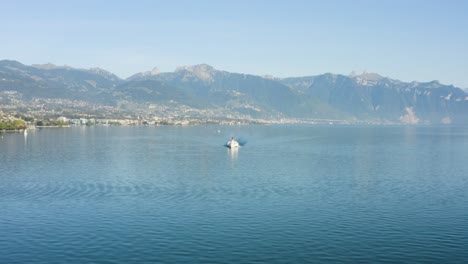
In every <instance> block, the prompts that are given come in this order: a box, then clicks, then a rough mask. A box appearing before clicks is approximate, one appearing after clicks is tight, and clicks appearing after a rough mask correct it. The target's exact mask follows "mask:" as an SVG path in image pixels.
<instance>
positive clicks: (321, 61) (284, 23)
mask: <svg viewBox="0 0 468 264" xmlns="http://www.w3.org/2000/svg"><path fill="white" fill-rule="evenodd" d="M467 14H468V1H461V0H460V1H456V0H453V1H422V0H421V1H418V0H408V1H393V0H392V1H386V0H380V1H373V0H368V1H359V0H352V1H346V0H342V1H325V0H323V1H291V0H289V1H253V0H251V1H238V0H236V1H200V0H198V1H197V0H193V1H103V0H101V1H99V0H80V1H63V0H60V1H59V0H58V1H48V0H41V1H21V0H15V1H10V0H0V23H1V27H0V36H1V38H0V59H15V60H18V61H20V62H22V63H25V64H33V63H46V62H51V63H54V64H58V65H64V64H67V65H70V66H74V67H80V68H89V67H101V68H104V69H107V70H109V71H111V72H114V73H116V74H117V75H119V76H121V77H128V76H129V75H131V74H133V73H135V72H140V71H146V70H150V69H151V68H153V67H154V66H157V67H158V68H159V69H160V70H161V71H173V70H174V68H175V67H177V66H180V65H193V64H199V63H208V64H210V65H212V66H214V67H215V68H218V69H223V70H227V71H233V72H243V73H251V74H259V75H264V74H271V75H274V76H278V77H286V76H305V75H316V74H321V73H325V72H333V73H341V74H348V73H350V72H351V71H353V70H354V71H359V72H360V71H363V70H368V71H373V72H378V73H380V74H382V75H385V76H389V77H392V78H396V79H401V80H404V81H411V80H419V81H429V80H439V81H441V82H442V83H445V84H454V85H456V86H459V87H462V88H468V15H467Z"/></svg>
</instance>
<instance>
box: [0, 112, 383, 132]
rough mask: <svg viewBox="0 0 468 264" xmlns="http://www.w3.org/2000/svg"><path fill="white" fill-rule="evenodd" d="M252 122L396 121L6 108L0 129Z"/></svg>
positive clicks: (338, 122)
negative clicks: (74, 113) (71, 113)
mask: <svg viewBox="0 0 468 264" xmlns="http://www.w3.org/2000/svg"><path fill="white" fill-rule="evenodd" d="M206 124H216V125H252V124H263V125H268V124H340V125H351V124H392V123H389V122H388V123H382V122H380V123H377V122H365V121H357V120H353V121H349V120H334V119H297V118H281V119H253V118H249V117H238V116H227V117H225V118H220V117H191V116H186V115H182V116H179V115H173V116H169V117H167V116H166V117H156V116H153V117H151V118H148V117H142V116H123V117H121V118H102V117H101V118H99V117H95V116H92V115H83V117H67V116H59V117H52V116H33V115H31V114H23V113H20V112H3V111H1V110H0V132H8V131H23V130H25V129H36V128H45V127H56V128H66V127H72V126H138V125H154V126H160V125H173V126H190V125H206Z"/></svg>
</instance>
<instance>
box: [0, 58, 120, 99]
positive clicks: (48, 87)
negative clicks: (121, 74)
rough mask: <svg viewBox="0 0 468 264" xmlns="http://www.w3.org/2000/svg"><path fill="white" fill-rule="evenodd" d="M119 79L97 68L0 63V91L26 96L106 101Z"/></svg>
mask: <svg viewBox="0 0 468 264" xmlns="http://www.w3.org/2000/svg"><path fill="white" fill-rule="evenodd" d="M122 82H123V80H121V79H120V78H118V77H117V76H115V75H113V74H111V73H109V72H106V71H104V70H101V69H92V70H83V69H75V68H71V67H58V66H55V65H52V64H46V65H36V66H27V65H23V64H21V63H19V62H17V61H9V60H3V61H0V91H1V90H4V91H5V90H12V89H13V90H15V91H18V92H21V93H23V95H24V96H27V97H44V98H67V99H77V100H91V101H97V102H108V101H109V100H111V98H110V97H109V92H110V91H111V90H112V89H113V88H114V87H115V86H116V85H118V84H119V83H122Z"/></svg>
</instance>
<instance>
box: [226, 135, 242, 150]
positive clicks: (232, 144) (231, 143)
mask: <svg viewBox="0 0 468 264" xmlns="http://www.w3.org/2000/svg"><path fill="white" fill-rule="evenodd" d="M226 147H228V148H231V149H232V148H238V147H239V142H237V141H236V140H235V139H234V138H231V140H229V141H228V142H227V143H226Z"/></svg>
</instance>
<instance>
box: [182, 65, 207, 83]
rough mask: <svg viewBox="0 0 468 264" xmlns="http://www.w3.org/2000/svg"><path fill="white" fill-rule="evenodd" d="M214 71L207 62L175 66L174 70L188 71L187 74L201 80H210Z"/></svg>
mask: <svg viewBox="0 0 468 264" xmlns="http://www.w3.org/2000/svg"><path fill="white" fill-rule="evenodd" d="M214 71H215V68H213V67H212V66H210V65H208V64H197V65H193V66H181V67H177V69H176V70H175V72H188V73H189V75H193V76H195V77H197V78H199V79H201V80H203V81H212V80H213V76H212V73H213V72H214Z"/></svg>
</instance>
